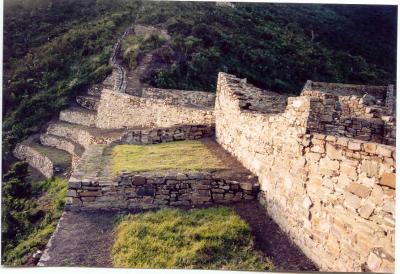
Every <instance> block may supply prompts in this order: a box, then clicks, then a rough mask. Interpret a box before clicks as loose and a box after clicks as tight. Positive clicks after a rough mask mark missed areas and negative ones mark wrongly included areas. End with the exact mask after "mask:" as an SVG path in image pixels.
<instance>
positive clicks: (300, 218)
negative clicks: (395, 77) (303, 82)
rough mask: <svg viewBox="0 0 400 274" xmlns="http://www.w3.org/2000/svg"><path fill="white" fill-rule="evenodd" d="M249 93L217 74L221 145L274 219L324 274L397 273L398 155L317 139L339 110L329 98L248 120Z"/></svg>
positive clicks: (292, 100)
mask: <svg viewBox="0 0 400 274" xmlns="http://www.w3.org/2000/svg"><path fill="white" fill-rule="evenodd" d="M243 85H244V84H243V82H242V81H241V80H240V79H238V78H235V77H234V76H232V75H227V74H224V73H220V74H219V77H218V85H217V98H216V109H215V116H216V138H217V141H218V142H219V143H220V144H221V145H222V146H223V147H224V148H225V149H226V150H228V151H229V152H230V153H231V154H233V155H234V156H236V158H237V159H239V161H240V162H241V163H242V164H243V165H244V166H245V167H246V168H248V169H250V170H251V171H252V172H253V173H254V174H255V175H257V176H258V177H259V178H260V188H261V194H260V201H261V202H263V203H264V205H265V207H266V209H267V211H268V213H269V214H270V215H271V216H272V217H273V218H274V220H275V221H276V222H277V223H278V224H279V225H280V227H281V228H282V229H283V230H284V231H286V232H287V233H288V234H289V235H290V236H291V237H292V239H293V240H294V242H296V244H297V245H299V247H300V248H301V249H302V250H303V251H304V253H305V254H306V255H307V256H309V257H310V258H311V259H313V260H314V261H315V262H316V263H317V264H318V265H319V266H320V267H321V270H326V271H328V270H331V271H332V270H333V271H361V270H367V271H385V272H393V270H394V223H395V217H394V205H395V148H394V147H393V146H387V145H383V144H379V143H372V142H366V141H362V140H355V139H348V138H344V137H340V136H339V137H337V136H332V135H329V134H317V133H315V131H316V130H315V129H316V128H317V127H316V126H315V125H313V123H316V124H317V125H319V122H318V119H320V120H321V119H322V120H324V119H325V118H324V117H323V115H325V114H326V112H324V111H325V110H326V109H325V108H328V109H329V108H331V107H332V108H333V109H334V107H335V104H333V105H332V106H329V99H330V98H329V96H328V97H326V98H323V99H321V98H318V97H317V98H315V97H312V96H299V97H289V98H288V99H287V106H286V108H285V109H284V110H283V111H281V112H279V113H260V112H255V111H252V112H250V111H248V110H246V109H243V108H242V107H241V105H243V104H242V103H243V102H240V100H239V99H238V97H237V94H240V93H241V90H242V88H243ZM323 100H328V102H327V101H325V102H324V101H323ZM326 105H328V106H326ZM318 109H320V110H324V111H320V112H316V110H318ZM331 114H332V113H330V112H328V116H327V117H326V119H328V118H330V119H333V120H335V118H337V119H338V121H340V117H335V116H334V115H333V116H332V115H331ZM329 115H331V116H329ZM328 124H329V123H328ZM361 125H363V124H362V122H361ZM361 129H362V126H361ZM325 133H326V131H325ZM344 133H346V131H345V132H344ZM335 135H340V134H335ZM344 135H345V134H344Z"/></svg>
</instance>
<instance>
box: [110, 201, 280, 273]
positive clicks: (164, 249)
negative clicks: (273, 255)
mask: <svg viewBox="0 0 400 274" xmlns="http://www.w3.org/2000/svg"><path fill="white" fill-rule="evenodd" d="M112 259H113V265H114V266H115V267H131V268H197V269H225V270H258V271H264V270H272V269H273V265H272V263H271V262H270V261H269V259H268V258H266V257H264V256H263V255H261V254H260V253H259V252H258V251H256V250H255V249H254V243H253V237H252V235H251V231H250V228H249V225H248V224H247V223H246V222H245V221H244V220H243V219H241V218H240V217H239V216H238V215H237V214H236V213H235V212H234V211H233V210H232V209H230V208H227V207H213V208H207V209H194V210H191V211H183V210H179V209H162V210H159V211H157V212H148V213H144V214H138V215H127V216H125V217H123V218H122V219H120V220H119V223H118V225H117V227H116V241H115V244H114V246H113V248H112Z"/></svg>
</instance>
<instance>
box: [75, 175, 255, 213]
mask: <svg viewBox="0 0 400 274" xmlns="http://www.w3.org/2000/svg"><path fill="white" fill-rule="evenodd" d="M256 180H257V179H256V178H255V177H253V181H248V182H236V181H232V180H229V179H226V178H223V177H220V176H218V175H215V174H212V173H207V172H205V173H176V172H175V173H173V172H169V173H166V174H154V173H126V174H122V175H121V176H118V177H116V178H115V179H114V180H113V181H97V180H96V179H94V180H78V179H74V178H71V179H70V182H69V188H68V193H67V197H68V198H67V209H69V210H90V209H108V210H109V209H135V208H141V209H148V208H158V207H163V206H200V205H210V204H224V203H232V202H238V201H242V200H252V199H256V197H257V193H258V190H259V186H258V184H256V183H254V182H255V181H256Z"/></svg>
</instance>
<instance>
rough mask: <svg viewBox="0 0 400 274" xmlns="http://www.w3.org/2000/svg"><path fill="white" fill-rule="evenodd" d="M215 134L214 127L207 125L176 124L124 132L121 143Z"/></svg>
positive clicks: (180, 138) (155, 142) (139, 142)
mask: <svg viewBox="0 0 400 274" xmlns="http://www.w3.org/2000/svg"><path fill="white" fill-rule="evenodd" d="M214 136H215V128H214V127H213V126H207V125H193V126H190V125H189V126H177V127H171V128H154V129H138V130H131V131H128V132H127V133H124V134H123V135H122V136H121V138H120V142H121V143H123V144H158V143H165V142H173V141H182V140H196V139H201V138H207V137H214Z"/></svg>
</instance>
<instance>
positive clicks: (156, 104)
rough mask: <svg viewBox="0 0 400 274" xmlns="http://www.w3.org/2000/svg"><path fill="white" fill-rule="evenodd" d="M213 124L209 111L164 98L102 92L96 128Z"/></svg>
mask: <svg viewBox="0 0 400 274" xmlns="http://www.w3.org/2000/svg"><path fill="white" fill-rule="evenodd" d="M213 123H214V112H213V109H212V108H207V107H194V106H186V105H179V104H175V103H174V102H171V101H169V100H166V99H158V98H157V99H155V98H146V97H137V96H133V95H128V94H123V93H118V92H115V91H111V90H103V92H102V95H101V100H100V104H99V107H98V114H97V121H96V126H97V127H99V128H107V129H117V128H138V127H142V128H148V127H171V126H175V125H200V124H201V125H212V124H213Z"/></svg>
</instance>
